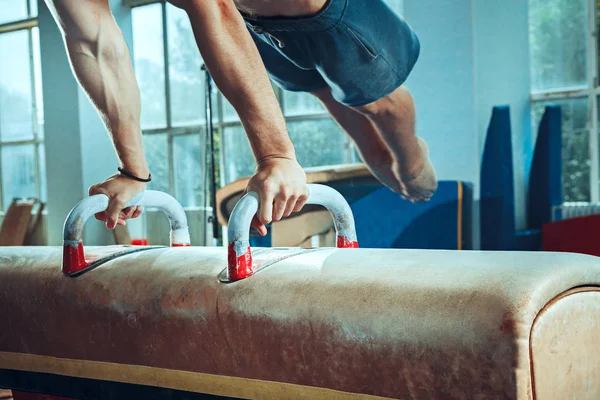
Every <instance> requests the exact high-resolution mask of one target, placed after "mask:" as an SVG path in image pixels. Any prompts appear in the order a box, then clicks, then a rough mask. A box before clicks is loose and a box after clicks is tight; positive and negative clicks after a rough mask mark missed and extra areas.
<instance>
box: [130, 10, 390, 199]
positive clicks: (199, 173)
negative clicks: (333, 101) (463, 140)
mask: <svg viewBox="0 0 600 400" xmlns="http://www.w3.org/2000/svg"><path fill="white" fill-rule="evenodd" d="M388 2H389V4H390V6H391V7H392V8H394V9H395V10H397V11H398V12H400V11H401V7H402V0H388ZM131 3H135V2H134V1H132V2H131ZM132 12H133V42H134V43H133V54H134V65H135V70H136V76H137V78H138V82H139V85H140V91H141V96H142V129H143V133H144V143H145V148H146V154H147V158H148V162H149V164H150V166H151V169H152V173H153V175H154V176H155V177H156V179H154V180H153V182H152V183H151V184H150V187H151V188H153V189H156V190H165V191H167V192H170V193H172V194H174V195H175V196H176V197H177V199H178V200H180V201H181V203H182V204H183V205H184V206H186V207H192V206H202V205H204V206H206V205H207V203H206V201H207V199H206V197H205V196H206V190H205V189H204V188H208V181H207V176H206V168H205V164H206V163H205V158H206V147H207V140H206V131H207V130H206V127H205V125H206V118H205V87H206V86H205V76H204V74H203V73H202V72H201V70H200V67H201V65H202V60H201V57H200V55H199V52H198V50H197V47H196V44H195V40H194V36H193V34H192V30H191V26H190V23H189V21H188V18H187V15H186V14H185V13H184V12H183V11H181V10H179V9H177V8H175V7H173V6H171V5H170V4H165V3H163V2H156V3H154V4H147V2H144V5H141V6H138V7H135V8H134V9H133V11H132ZM275 93H276V95H277V97H278V99H279V101H280V103H281V107H282V110H283V113H284V116H285V117H286V120H287V123H288V129H289V132H290V136H291V138H292V140H293V141H294V145H295V147H296V152H297V157H298V159H299V161H300V163H301V164H302V165H303V166H304V167H312V166H322V165H337V164H344V163H352V162H356V161H358V158H357V156H356V152H355V151H354V148H353V146H352V144H351V142H350V139H349V138H347V136H346V135H345V134H344V133H343V132H342V131H341V129H340V128H339V127H338V126H337V125H336V124H335V123H334V122H333V120H332V119H331V117H330V116H329V114H328V113H327V112H326V111H325V109H324V108H323V107H322V106H321V104H320V103H319V102H318V101H317V100H316V99H315V98H313V97H312V96H311V95H309V94H306V93H292V92H284V91H282V90H280V89H279V88H275ZM212 99H213V101H212V103H213V117H212V119H213V121H212V122H213V127H214V129H215V130H216V132H217V135H216V136H217V138H218V139H217V142H216V143H215V150H219V151H220V154H221V158H222V159H221V160H220V164H221V168H220V169H219V171H218V173H219V176H220V177H219V181H220V182H218V184H227V183H230V182H232V181H234V180H236V179H239V178H242V177H245V176H249V175H251V174H252V173H253V171H254V166H255V163H254V158H253V156H252V152H251V150H250V146H249V143H248V140H247V138H246V135H245V132H244V129H243V127H242V125H241V123H240V121H239V118H238V116H237V113H236V112H235V110H234V109H233V107H232V106H231V105H230V104H229V103H228V102H227V100H226V99H225V98H224V97H223V96H222V95H221V94H220V93H218V92H217V91H216V90H215V93H213V94H212ZM221 147H222V148H221Z"/></svg>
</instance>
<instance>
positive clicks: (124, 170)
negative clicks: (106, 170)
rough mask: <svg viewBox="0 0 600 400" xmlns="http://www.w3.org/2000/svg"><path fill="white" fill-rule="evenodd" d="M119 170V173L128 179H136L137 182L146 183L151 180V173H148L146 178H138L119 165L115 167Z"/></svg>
mask: <svg viewBox="0 0 600 400" xmlns="http://www.w3.org/2000/svg"><path fill="white" fill-rule="evenodd" d="M117 169H118V170H119V173H120V174H121V175H123V176H124V177H126V178H129V179H133V180H134V181H138V182H145V183H148V182H150V181H151V180H152V174H148V179H144V178H140V177H138V176H135V175H134V174H132V173H131V172H129V171H127V170H126V169H123V168H121V167H119V168H117Z"/></svg>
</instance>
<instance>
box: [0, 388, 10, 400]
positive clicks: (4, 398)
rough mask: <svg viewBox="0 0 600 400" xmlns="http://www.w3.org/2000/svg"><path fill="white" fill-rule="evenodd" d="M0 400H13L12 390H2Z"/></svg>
mask: <svg viewBox="0 0 600 400" xmlns="http://www.w3.org/2000/svg"><path fill="white" fill-rule="evenodd" d="M0 399H1V400H12V393H11V392H10V390H4V389H0Z"/></svg>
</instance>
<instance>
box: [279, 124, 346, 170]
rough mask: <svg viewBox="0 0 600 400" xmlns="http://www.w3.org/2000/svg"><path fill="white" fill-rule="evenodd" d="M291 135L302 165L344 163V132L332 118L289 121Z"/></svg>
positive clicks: (315, 165) (314, 165) (316, 165)
mask: <svg viewBox="0 0 600 400" xmlns="http://www.w3.org/2000/svg"><path fill="white" fill-rule="evenodd" d="M288 129H289V131H290V137H291V138H292V141H293V142H294V147H295V148H296V157H297V158H298V162H299V163H300V164H301V165H302V167H304V168H306V167H318V166H323V165H338V164H344V162H345V159H344V154H345V152H344V143H345V137H344V133H343V132H342V131H341V129H340V128H339V127H338V126H337V124H336V123H335V122H334V121H333V120H331V119H319V120H307V121H298V122H289V123H288Z"/></svg>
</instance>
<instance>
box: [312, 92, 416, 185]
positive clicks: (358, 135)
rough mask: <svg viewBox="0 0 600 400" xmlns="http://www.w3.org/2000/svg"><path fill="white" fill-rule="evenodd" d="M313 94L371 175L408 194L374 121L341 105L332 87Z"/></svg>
mask: <svg viewBox="0 0 600 400" xmlns="http://www.w3.org/2000/svg"><path fill="white" fill-rule="evenodd" d="M313 94H314V95H315V96H316V97H317V98H318V99H319V100H321V102H322V103H323V105H324V106H325V108H326V109H327V111H329V113H330V114H331V116H332V117H333V118H334V119H335V120H336V122H337V123H338V124H339V125H340V126H341V127H342V129H344V131H346V133H347V134H348V136H350V138H351V139H352V140H353V141H354V143H355V144H356V147H357V150H358V153H359V154H360V157H361V158H362V160H363V162H364V163H365V164H366V165H367V168H369V170H370V171H371V173H372V174H373V175H374V176H375V177H376V178H377V179H378V180H379V181H380V182H381V183H383V184H384V185H385V186H387V187H388V188H389V189H391V190H392V191H394V192H396V193H400V194H403V195H404V194H405V189H404V188H403V187H402V185H401V183H400V181H399V180H398V179H397V178H396V177H395V175H394V174H393V173H392V169H391V165H392V155H391V153H390V152H389V150H388V149H387V147H386V145H385V143H384V142H383V140H381V138H380V137H379V134H377V130H376V128H375V125H374V124H373V122H371V120H369V118H367V117H366V116H364V115H363V114H361V113H360V112H358V111H356V110H354V109H352V108H349V107H346V106H344V105H342V104H340V103H338V102H337V101H336V100H335V99H334V98H333V96H332V95H331V90H330V89H329V88H326V89H322V90H320V91H318V92H315V93H313Z"/></svg>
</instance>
